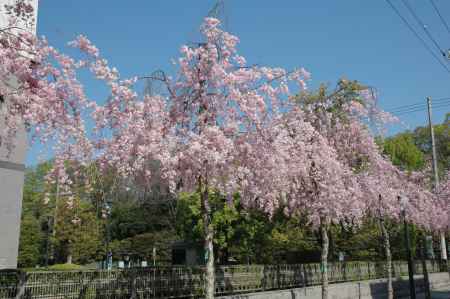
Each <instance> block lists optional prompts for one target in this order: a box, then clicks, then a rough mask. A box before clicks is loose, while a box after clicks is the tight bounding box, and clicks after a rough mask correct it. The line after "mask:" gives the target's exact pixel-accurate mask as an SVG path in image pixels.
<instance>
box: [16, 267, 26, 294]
mask: <svg viewBox="0 0 450 299" xmlns="http://www.w3.org/2000/svg"><path fill="white" fill-rule="evenodd" d="M17 278H18V280H17V288H16V290H17V293H16V299H22V298H23V297H24V295H25V288H26V284H27V278H28V275H27V272H25V271H20V270H18V271H17Z"/></svg>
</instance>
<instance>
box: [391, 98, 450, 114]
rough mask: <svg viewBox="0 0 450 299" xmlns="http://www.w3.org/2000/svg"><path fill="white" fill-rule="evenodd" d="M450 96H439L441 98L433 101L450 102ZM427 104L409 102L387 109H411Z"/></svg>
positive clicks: (393, 110)
mask: <svg viewBox="0 0 450 299" xmlns="http://www.w3.org/2000/svg"><path fill="white" fill-rule="evenodd" d="M449 101H450V98H439V99H433V103H441V102H444V103H445V102H449ZM426 106H427V104H426V103H425V102H419V103H414V104H409V105H402V106H397V107H392V108H388V109H387V110H388V111H389V112H400V111H402V110H409V109H415V108H419V107H426Z"/></svg>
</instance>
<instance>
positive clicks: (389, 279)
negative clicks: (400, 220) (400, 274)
mask: <svg viewBox="0 0 450 299" xmlns="http://www.w3.org/2000/svg"><path fill="white" fill-rule="evenodd" d="M380 227H381V234H382V235H383V240H384V252H385V254H386V277H387V292H388V297H387V299H394V289H393V287H392V255H391V243H390V240H389V233H388V231H387V229H386V226H385V225H384V221H383V220H382V219H380Z"/></svg>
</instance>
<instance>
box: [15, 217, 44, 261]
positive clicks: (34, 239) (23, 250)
mask: <svg viewBox="0 0 450 299" xmlns="http://www.w3.org/2000/svg"><path fill="white" fill-rule="evenodd" d="M42 242H43V234H42V232H41V228H40V223H39V221H38V220H37V219H36V218H35V217H33V216H32V215H26V216H24V217H23V219H22V223H21V227H20V241H19V260H18V264H19V266H20V267H34V266H36V265H37V264H38V263H39V261H40V258H41V255H40V253H41V252H40V250H41V247H42Z"/></svg>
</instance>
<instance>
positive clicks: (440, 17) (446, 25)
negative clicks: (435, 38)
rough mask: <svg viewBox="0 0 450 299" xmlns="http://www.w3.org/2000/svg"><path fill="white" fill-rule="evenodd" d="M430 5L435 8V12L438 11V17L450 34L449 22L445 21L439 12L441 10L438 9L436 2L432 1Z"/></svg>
mask: <svg viewBox="0 0 450 299" xmlns="http://www.w3.org/2000/svg"><path fill="white" fill-rule="evenodd" d="M430 3H431V5H432V6H433V8H434V10H435V11H436V13H437V15H438V16H439V19H441V22H442V24H444V26H445V28H446V29H447V32H448V33H449V34H450V27H449V26H448V24H447V21H445V19H444V17H443V16H442V14H441V12H440V11H439V8H438V7H437V5H436V3H434V0H430Z"/></svg>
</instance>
